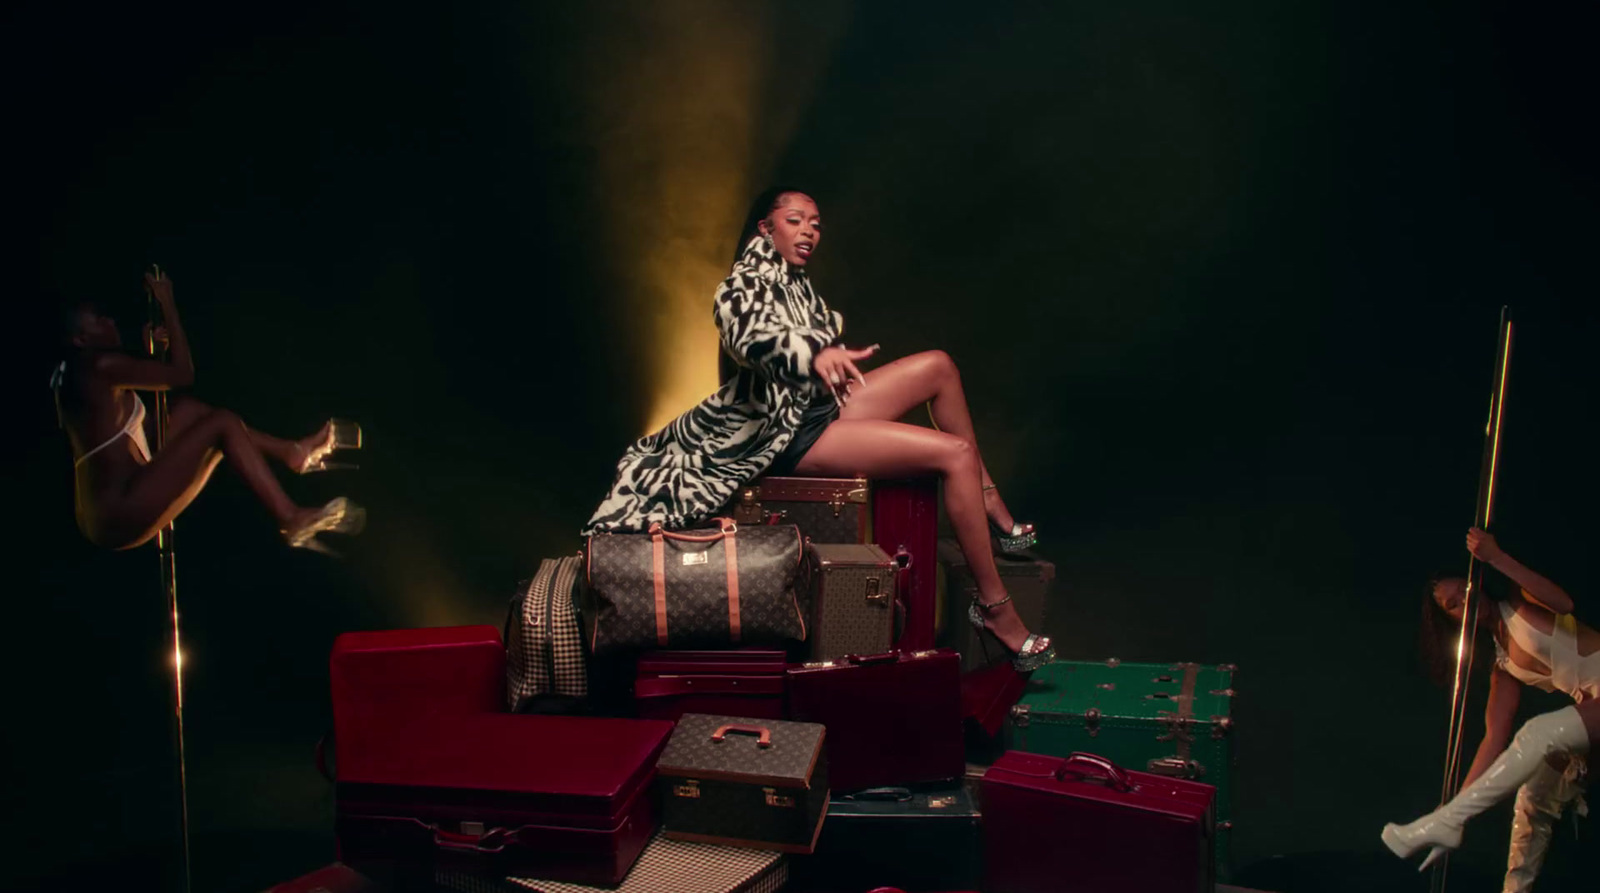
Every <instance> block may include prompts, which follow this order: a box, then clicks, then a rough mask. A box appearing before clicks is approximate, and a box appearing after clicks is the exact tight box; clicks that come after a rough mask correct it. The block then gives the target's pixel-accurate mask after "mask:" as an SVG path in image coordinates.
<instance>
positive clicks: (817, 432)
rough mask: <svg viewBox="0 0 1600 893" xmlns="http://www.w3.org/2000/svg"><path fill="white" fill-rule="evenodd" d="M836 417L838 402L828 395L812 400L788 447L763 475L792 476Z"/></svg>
mask: <svg viewBox="0 0 1600 893" xmlns="http://www.w3.org/2000/svg"><path fill="white" fill-rule="evenodd" d="M838 417H839V401H837V400H835V399H833V397H831V396H829V395H820V396H818V397H817V398H816V399H814V400H813V401H812V402H811V405H810V406H807V407H806V411H805V413H804V414H802V415H801V416H800V427H799V428H797V429H796V430H795V432H794V437H792V438H790V440H789V445H788V446H786V447H784V448H783V452H781V453H779V454H778V458H776V459H774V460H772V465H771V466H769V467H768V468H767V470H766V472H764V473H765V474H775V475H780V476H781V475H787V474H794V467H795V466H796V465H799V464H800V460H801V459H804V458H805V456H806V453H808V452H810V451H811V447H812V445H813V444H815V443H816V442H817V438H819V437H821V436H822V432H823V431H824V430H826V429H827V427H828V426H829V425H831V424H833V420H834V419H837V418H838Z"/></svg>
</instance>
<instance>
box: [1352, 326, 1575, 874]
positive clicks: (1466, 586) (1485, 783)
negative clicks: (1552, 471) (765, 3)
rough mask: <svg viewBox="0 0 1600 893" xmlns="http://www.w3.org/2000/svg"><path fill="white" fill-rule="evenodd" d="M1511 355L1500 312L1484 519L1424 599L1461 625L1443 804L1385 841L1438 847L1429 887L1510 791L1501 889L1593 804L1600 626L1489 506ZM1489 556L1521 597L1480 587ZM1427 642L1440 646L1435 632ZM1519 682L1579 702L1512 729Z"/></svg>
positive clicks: (1430, 617)
mask: <svg viewBox="0 0 1600 893" xmlns="http://www.w3.org/2000/svg"><path fill="white" fill-rule="evenodd" d="M1510 352H1511V324H1510V320H1509V318H1508V316H1507V314H1506V312H1505V311H1504V310H1502V312H1501V336H1500V350H1499V354H1498V360H1497V364H1496V369H1495V378H1496V381H1495V391H1494V397H1493V399H1492V401H1491V404H1490V417H1489V428H1488V431H1487V432H1486V436H1487V442H1486V445H1485V456H1484V471H1483V476H1482V478H1481V479H1480V486H1479V494H1478V512H1477V517H1476V520H1477V521H1478V522H1480V526H1474V527H1473V528H1472V529H1471V530H1469V531H1468V533H1467V550H1468V553H1469V554H1470V556H1471V560H1470V561H1469V564H1468V575H1467V577H1465V578H1460V577H1444V578H1440V579H1437V580H1436V581H1435V582H1434V583H1433V584H1432V585H1431V586H1430V592H1429V600H1428V602H1426V603H1425V606H1426V607H1425V610H1426V613H1425V615H1424V617H1425V619H1426V620H1427V622H1428V623H1429V624H1430V626H1432V625H1438V626H1440V627H1443V625H1444V623H1445V622H1446V618H1448V621H1449V622H1459V623H1460V624H1461V626H1460V630H1459V636H1458V638H1457V640H1456V649H1455V657H1456V660H1455V673H1454V681H1455V686H1454V691H1453V692H1452V704H1451V727H1450V735H1449V737H1448V739H1447V742H1446V745H1447V749H1446V766H1445V780H1444V791H1445V797H1444V802H1443V804H1442V805H1441V806H1440V807H1439V808H1438V809H1436V810H1434V811H1433V812H1432V813H1429V814H1428V815H1425V816H1423V817H1422V818H1420V819H1417V820H1416V821H1414V822H1411V823H1410V824H1407V825H1396V824H1389V825H1386V826H1385V827H1384V829H1383V841H1384V843H1385V844H1386V845H1387V846H1388V847H1389V848H1390V850H1392V851H1393V852H1394V853H1395V855H1397V856H1400V857H1402V858H1405V857H1407V856H1410V855H1412V854H1413V853H1415V852H1417V851H1419V850H1421V849H1424V848H1428V849H1429V850H1430V852H1429V854H1428V857H1427V859H1425V860H1424V861H1423V863H1422V867H1423V868H1426V867H1428V866H1429V865H1430V864H1436V865H1437V867H1436V870H1435V872H1434V875H1433V877H1432V879H1431V881H1432V884H1431V886H1432V888H1433V889H1435V890H1439V891H1442V890H1443V889H1444V885H1445V866H1446V864H1447V859H1448V855H1449V853H1450V852H1451V851H1452V850H1454V849H1456V848H1457V847H1459V846H1460V845H1461V834H1462V829H1463V826H1464V825H1465V823H1466V822H1467V821H1468V820H1469V819H1471V818H1472V817H1473V816H1475V815H1477V814H1479V813H1481V812H1483V811H1484V810H1485V809H1488V808H1489V807H1490V806H1492V805H1493V804H1495V803H1497V802H1499V801H1500V800H1502V799H1505V798H1506V797H1508V796H1511V795H1512V793H1513V792H1515V794H1516V816H1515V818H1514V820H1513V822H1512V831H1511V849H1510V853H1509V855H1508V858H1507V866H1506V877H1505V883H1504V886H1503V890H1505V891H1527V890H1530V889H1532V884H1533V881H1534V879H1535V877H1536V876H1537V875H1538V871H1539V867H1540V865H1541V864H1542V862H1543V858H1544V852H1545V848H1546V846H1547V845H1548V843H1549V840H1550V833H1551V829H1552V826H1553V824H1554V821H1555V819H1556V818H1557V817H1559V815H1560V814H1561V811H1562V809H1563V808H1564V807H1565V806H1566V804H1568V803H1571V802H1573V801H1576V802H1577V804H1578V811H1579V813H1580V814H1581V813H1583V812H1585V811H1586V809H1585V807H1584V804H1583V802H1582V788H1583V786H1582V778H1583V776H1584V774H1585V771H1586V765H1585V757H1586V755H1587V753H1588V751H1589V750H1590V749H1591V747H1592V746H1593V741H1594V740H1596V739H1597V738H1600V634H1597V633H1596V632H1595V631H1594V630H1592V629H1590V628H1589V627H1587V626H1585V625H1583V624H1581V623H1579V622H1578V621H1577V620H1576V618H1574V617H1573V616H1572V609H1573V601H1572V598H1571V597H1570V596H1568V595H1567V593H1566V592H1565V591H1563V590H1562V589H1561V588H1560V587H1559V586H1557V585H1555V584H1554V583H1552V582H1551V581H1549V580H1548V579H1546V578H1544V577H1543V576H1540V575H1539V574H1537V573H1535V572H1533V571H1532V570H1529V569H1528V568H1527V567H1525V566H1523V565H1522V564H1521V563H1520V562H1518V561H1516V560H1515V559H1513V558H1512V557H1511V556H1509V555H1508V554H1506V552H1505V551H1504V550H1503V549H1501V548H1500V547H1499V544H1498V543H1497V542H1496V541H1495V538H1494V537H1493V536H1492V535H1490V534H1489V533H1488V532H1486V530H1485V529H1484V527H1486V526H1487V524H1488V521H1489V520H1490V519H1491V518H1492V513H1493V503H1494V485H1495V475H1496V471H1497V468H1496V465H1497V463H1498V459H1499V449H1500V430H1501V425H1502V422H1503V420H1504V400H1505V384H1506V373H1507V367H1508V365H1509V361H1510ZM1480 562H1481V563H1480ZM1484 564H1487V565H1488V566H1490V567H1492V568H1494V569H1495V570H1497V571H1499V572H1500V573H1502V574H1504V575H1505V576H1506V577H1508V578H1510V579H1511V580H1512V581H1513V582H1515V583H1516V584H1517V585H1518V586H1519V587H1520V589H1519V592H1518V595H1517V597H1514V598H1493V597H1492V596H1490V593H1489V592H1488V591H1487V590H1484V589H1483V587H1482V574H1483V565H1484ZM1479 628H1483V629H1486V630H1489V631H1490V633H1491V635H1493V636H1494V639H1495V652H1496V659H1495V664H1494V674H1493V676H1492V677H1491V679H1490V684H1489V702H1488V706H1487V709H1486V711H1485V725H1486V732H1485V735H1484V740H1483V743H1482V744H1480V745H1479V747H1478V752H1477V755H1476V757H1475V758H1474V759H1473V761H1472V766H1471V768H1470V769H1469V770H1468V772H1467V779H1466V781H1467V784H1466V785H1465V786H1464V787H1462V788H1461V789H1460V790H1459V792H1456V791H1455V782H1456V779H1457V777H1458V774H1459V771H1460V760H1461V753H1462V747H1461V735H1462V731H1463V728H1464V726H1465V717H1466V714H1465V709H1464V707H1465V703H1464V702H1465V700H1466V684H1467V681H1468V677H1469V676H1470V673H1471V669H1472V652H1473V643H1474V642H1475V640H1476V633H1477V631H1478V629H1479ZM1425 641H1428V642H1430V643H1431V644H1434V645H1437V642H1436V641H1434V640H1433V639H1425ZM1522 685H1532V686H1535V687H1538V688H1542V689H1545V690H1546V691H1560V692H1563V693H1566V694H1568V695H1571V696H1572V698H1573V699H1574V701H1576V702H1577V703H1576V705H1575V706H1573V707H1567V708H1563V709H1561V710H1556V711H1552V712H1550V713H1545V714H1541V715H1539V716H1536V717H1534V718H1532V719H1530V720H1528V722H1526V723H1524V724H1523V726H1522V728H1521V729H1520V730H1519V731H1518V732H1517V733H1516V735H1515V737H1513V736H1512V735H1511V725H1512V721H1513V719H1514V718H1515V715H1516V710H1517V704H1518V701H1519V699H1520V696H1521V686H1522ZM1452 794H1453V796H1451V795H1452Z"/></svg>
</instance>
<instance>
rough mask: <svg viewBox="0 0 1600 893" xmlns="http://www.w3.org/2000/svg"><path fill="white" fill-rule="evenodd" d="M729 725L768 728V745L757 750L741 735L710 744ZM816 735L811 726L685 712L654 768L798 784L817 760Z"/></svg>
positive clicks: (671, 772)
mask: <svg viewBox="0 0 1600 893" xmlns="http://www.w3.org/2000/svg"><path fill="white" fill-rule="evenodd" d="M729 724H735V725H747V726H762V727H765V728H767V729H770V730H771V731H772V746H771V747H761V746H759V745H758V744H757V743H756V736H755V735H750V734H747V733H743V732H729V733H728V735H727V736H726V737H725V738H723V740H722V741H721V742H716V741H712V740H711V734H712V733H713V732H715V731H716V730H717V728H718V727H719V726H725V725H729ZM822 736H823V729H822V726H821V725H819V724H817V723H810V722H787V721H785V720H776V719H752V718H748V717H736V716H711V715H709V714H705V713H685V714H684V715H683V718H682V719H680V720H678V727H677V728H676V729H674V730H673V732H672V738H671V739H669V740H668V741H667V748H666V750H664V751H662V753H661V760H660V762H658V763H657V764H656V768H657V770H658V771H660V772H661V773H662V774H665V775H684V776H690V777H693V776H694V775H696V774H698V773H702V772H706V771H713V772H738V773H745V774H749V775H765V776H772V777H775V778H786V779H792V780H793V783H794V784H795V785H797V786H798V785H803V784H805V783H806V781H807V780H808V775H807V771H806V770H807V769H809V768H810V767H811V766H812V765H813V763H814V762H815V761H816V759H817V751H818V749H819V748H821V747H822Z"/></svg>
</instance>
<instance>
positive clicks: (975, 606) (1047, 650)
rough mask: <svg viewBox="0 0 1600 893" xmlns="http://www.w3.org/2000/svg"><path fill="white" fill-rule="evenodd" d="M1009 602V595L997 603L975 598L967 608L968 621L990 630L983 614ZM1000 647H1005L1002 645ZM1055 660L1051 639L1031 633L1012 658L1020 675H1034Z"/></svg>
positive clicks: (1012, 662)
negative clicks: (1034, 672)
mask: <svg viewBox="0 0 1600 893" xmlns="http://www.w3.org/2000/svg"><path fill="white" fill-rule="evenodd" d="M1009 601H1011V596H1009V595H1008V596H1006V597H1005V598H1003V599H1001V600H999V601H997V602H981V601H979V600H978V599H976V598H974V599H973V600H972V606H971V607H969V608H967V621H968V622H969V623H971V624H972V625H973V626H974V627H976V628H977V629H980V630H988V629H989V625H988V624H986V623H984V622H983V612H984V611H993V610H994V609H996V608H998V607H1000V606H1001V605H1003V604H1005V603H1007V602H1009ZM1000 647H1002V648H1004V647H1005V646H1004V644H1002V645H1001V646H1000ZM1055 659H1056V649H1055V646H1053V645H1051V644H1050V639H1049V637H1048V636H1039V635H1034V634H1033V633H1029V634H1028V637H1027V638H1026V639H1023V640H1022V650H1021V651H1018V652H1017V653H1016V655H1015V656H1014V657H1012V658H1011V666H1013V667H1015V668H1016V670H1017V672H1018V673H1032V672H1033V671H1034V670H1037V669H1039V668H1040V667H1042V666H1044V665H1045V664H1048V663H1050V662H1052V661H1054V660H1055Z"/></svg>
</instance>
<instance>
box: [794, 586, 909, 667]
mask: <svg viewBox="0 0 1600 893" xmlns="http://www.w3.org/2000/svg"><path fill="white" fill-rule="evenodd" d="M812 579H813V580H815V581H816V583H817V588H816V590H815V594H814V595H813V596H812V599H813V604H814V605H815V608H814V609H813V610H814V611H815V613H814V614H813V615H812V616H813V618H814V619H813V621H812V624H813V627H814V635H813V637H812V647H811V659H812V660H833V659H834V658H836V657H844V656H845V655H847V654H882V653H883V652H885V651H888V650H889V649H890V647H892V646H893V645H894V605H893V604H892V603H891V602H890V600H889V599H890V598H893V596H894V570H893V568H892V567H890V566H873V565H868V564H856V565H834V566H832V567H828V568H824V569H822V570H821V571H820V572H819V573H817V574H815V575H813V577H812ZM873 583H875V584H876V585H875V586H874V585H871V584H873ZM869 592H876V593H879V594H882V595H886V596H888V597H889V598H884V599H878V600H874V601H867V595H868V594H869Z"/></svg>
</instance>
